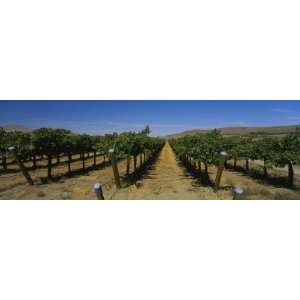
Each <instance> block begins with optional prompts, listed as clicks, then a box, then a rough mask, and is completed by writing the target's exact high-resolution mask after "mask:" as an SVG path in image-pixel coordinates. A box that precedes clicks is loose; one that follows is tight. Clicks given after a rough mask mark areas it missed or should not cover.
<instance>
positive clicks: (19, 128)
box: [0, 124, 33, 132]
mask: <svg viewBox="0 0 300 300" xmlns="http://www.w3.org/2000/svg"><path fill="white" fill-rule="evenodd" d="M0 127H2V128H3V129H4V130H5V131H7V132H10V131H22V132H31V131H33V130H32V129H30V128H27V127H24V126H22V125H19V124H9V125H3V126H2V125H0Z"/></svg>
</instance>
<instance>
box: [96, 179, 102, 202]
mask: <svg viewBox="0 0 300 300" xmlns="http://www.w3.org/2000/svg"><path fill="white" fill-rule="evenodd" d="M94 192H95V194H96V196H97V199H98V200H104V196H103V191H102V185H101V182H99V181H97V182H96V183H95V184H94Z"/></svg>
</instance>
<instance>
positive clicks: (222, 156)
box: [214, 151, 227, 191]
mask: <svg viewBox="0 0 300 300" xmlns="http://www.w3.org/2000/svg"><path fill="white" fill-rule="evenodd" d="M226 157H227V153H226V152H225V151H222V152H221V153H220V158H219V167H218V171H217V175H216V180H215V186H214V190H215V191H217V190H218V189H219V187H220V182H221V177H222V173H223V169H224V164H225V160H226Z"/></svg>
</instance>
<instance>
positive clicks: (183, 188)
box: [114, 143, 229, 199]
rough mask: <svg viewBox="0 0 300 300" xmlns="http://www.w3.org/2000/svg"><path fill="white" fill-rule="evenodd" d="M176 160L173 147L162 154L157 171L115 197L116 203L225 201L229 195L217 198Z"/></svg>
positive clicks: (158, 160)
mask: <svg viewBox="0 0 300 300" xmlns="http://www.w3.org/2000/svg"><path fill="white" fill-rule="evenodd" d="M196 181H197V180H196V179H195V178H194V177H192V176H191V175H189V174H188V173H187V172H186V171H185V169H184V167H182V166H181V164H180V163H179V161H178V160H177V159H176V155H175V153H174V152H173V150H172V148H171V146H170V145H169V143H166V144H165V146H164V147H163V149H162V150H161V152H160V154H159V157H158V159H157V161H156V163H155V164H154V166H153V168H152V169H150V170H149V171H148V173H147V174H146V175H145V176H144V177H143V179H142V180H141V186H140V187H137V186H136V185H132V186H130V187H129V188H126V189H122V190H120V191H118V192H117V193H116V194H115V195H114V199H224V198H226V197H227V199H228V198H229V195H227V193H225V194H226V195H225V194H224V193H221V194H219V193H218V194H216V193H215V192H214V191H213V189H212V188H211V187H204V186H201V185H199V183H197V182H196Z"/></svg>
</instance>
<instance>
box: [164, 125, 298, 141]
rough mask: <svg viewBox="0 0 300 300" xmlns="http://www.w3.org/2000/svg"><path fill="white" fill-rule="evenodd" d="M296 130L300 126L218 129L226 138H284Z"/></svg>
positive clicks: (184, 132) (193, 131) (174, 135)
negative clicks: (259, 136) (253, 136)
mask: <svg viewBox="0 0 300 300" xmlns="http://www.w3.org/2000/svg"><path fill="white" fill-rule="evenodd" d="M296 128H299V130H300V125H287V126H270V127H225V128H216V129H217V130H220V131H221V133H222V135H224V136H237V135H240V136H249V135H269V136H270V135H271V136H272V135H273V136H283V135H286V134H288V133H291V132H294V131H295V130H296ZM213 129H214V128H212V129H193V130H187V131H183V132H179V133H175V134H170V135H167V136H166V138H179V137H182V136H185V135H192V134H196V133H205V132H209V131H211V130H213Z"/></svg>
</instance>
